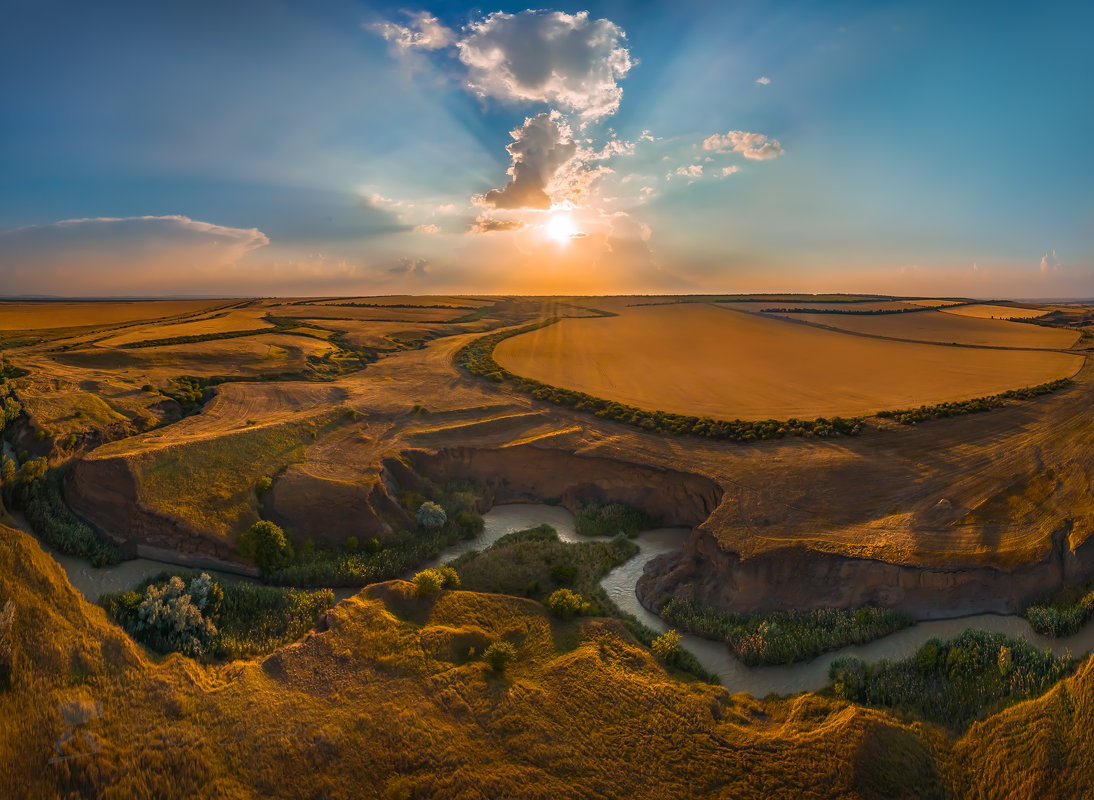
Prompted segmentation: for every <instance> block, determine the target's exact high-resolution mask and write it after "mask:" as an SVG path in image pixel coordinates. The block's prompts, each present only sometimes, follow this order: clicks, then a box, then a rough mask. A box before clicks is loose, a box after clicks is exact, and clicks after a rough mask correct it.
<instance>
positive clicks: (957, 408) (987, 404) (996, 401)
mask: <svg viewBox="0 0 1094 800" xmlns="http://www.w3.org/2000/svg"><path fill="white" fill-rule="evenodd" d="M1070 383H1071V379H1070V378H1059V379H1057V380H1054V381H1049V382H1047V383H1040V384H1037V385H1036V386H1027V387H1025V388H1023V389H1009V390H1007V391H1005V392H1000V393H999V394H992V395H988V396H986V397H974V398H972V399H971V400H959V401H955V402H951V403H936V404H935V405H930V406H928V405H923V406H920V407H919V408H902V409H896V410H894V411H879V412H877V416H879V417H882V418H885V419H894V420H896V421H897V422H899V423H901V424H902V425H915V424H916V423H917V422H926V421H927V420H931V419H943V418H945V417H960V416H963V415H965V414H979V413H982V412H984V411H991V410H992V409H993V408H1001V407H1002V406H1005V405H1006V401H1007V400H1031V399H1033V398H1034V397H1038V396H1040V395H1043V394H1050V393H1052V392H1055V391H1058V390H1060V389H1062V388H1064V387H1065V386H1067V385H1068V384H1070Z"/></svg>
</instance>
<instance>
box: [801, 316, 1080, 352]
mask: <svg viewBox="0 0 1094 800" xmlns="http://www.w3.org/2000/svg"><path fill="white" fill-rule="evenodd" d="M793 318H794V319H796V320H800V321H802V322H810V323H813V324H815V325H824V326H826V327H829V328H838V329H839V330H843V331H851V332H853V333H864V334H868V335H870V336H885V337H892V338H895V339H911V340H916V341H926V342H940V343H942V344H950V343H953V344H965V345H969V344H971V345H979V346H982V347H1032V348H1037V349H1044V350H1062V349H1066V348H1068V347H1071V346H1072V345H1073V344H1075V342H1076V340H1077V339H1078V338H1079V334H1078V332H1077V331H1069V330H1063V329H1060V328H1043V327H1040V326H1038V325H1024V324H1022V323H1021V322H1009V321H1007V320H1003V319H989V318H986V317H978V316H967V315H958V314H956V313H944V312H942V311H918V312H916V313H914V314H882V315H879V316H869V315H867V316H857V315H854V314H795V315H794V317H793Z"/></svg>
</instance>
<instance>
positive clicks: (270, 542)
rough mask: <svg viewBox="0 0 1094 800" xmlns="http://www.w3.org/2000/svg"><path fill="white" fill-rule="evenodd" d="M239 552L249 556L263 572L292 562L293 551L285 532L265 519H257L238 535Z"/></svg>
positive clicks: (245, 556)
mask: <svg viewBox="0 0 1094 800" xmlns="http://www.w3.org/2000/svg"><path fill="white" fill-rule="evenodd" d="M239 552H240V554H241V555H242V556H243V557H244V558H249V559H250V560H251V561H253V562H255V564H257V565H258V568H259V569H260V570H262V571H263V572H273V571H274V570H278V569H281V568H282V567H287V566H289V564H291V563H292V560H293V551H292V545H291V544H289V540H288V538H286V536H285V532H284V531H283V530H281V528H279V527H278V526H277V525H275V524H274V523H272V522H269V521H267V520H264V519H263V520H259V521H258V522H256V523H255V524H254V525H252V526H251V527H250V528H248V529H247V530H246V531H244V532H243V535H242V536H240V537H239Z"/></svg>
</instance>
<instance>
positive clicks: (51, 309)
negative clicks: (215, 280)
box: [0, 300, 225, 331]
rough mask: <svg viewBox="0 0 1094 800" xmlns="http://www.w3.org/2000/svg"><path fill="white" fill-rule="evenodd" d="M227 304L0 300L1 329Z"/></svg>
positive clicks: (101, 321) (83, 323) (110, 320)
mask: <svg viewBox="0 0 1094 800" xmlns="http://www.w3.org/2000/svg"><path fill="white" fill-rule="evenodd" d="M223 305H225V301H223V300H220V301H217V300H153V301H146V300H139V301H132V302H120V301H119V302H113V301H102V302H97V301H85V302H42V303H5V302H0V331H26V330H44V329H51V328H79V327H87V326H92V325H116V324H119V323H122V322H133V321H135V320H142V319H148V320H153V319H159V318H162V317H171V316H176V315H178V314H191V313H194V312H196V311H200V310H202V309H204V308H216V307H219V306H223Z"/></svg>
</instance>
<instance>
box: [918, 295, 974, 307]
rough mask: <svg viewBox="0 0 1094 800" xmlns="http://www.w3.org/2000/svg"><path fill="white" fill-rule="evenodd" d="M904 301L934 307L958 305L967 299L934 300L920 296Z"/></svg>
mask: <svg viewBox="0 0 1094 800" xmlns="http://www.w3.org/2000/svg"><path fill="white" fill-rule="evenodd" d="M904 302H905V303H911V304H912V305H914V306H930V307H931V308H934V307H935V306H955V305H958V304H959V303H963V302H965V301H964V300H932V299H930V298H922V297H920V298H915V299H909V300H905V301H904Z"/></svg>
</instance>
